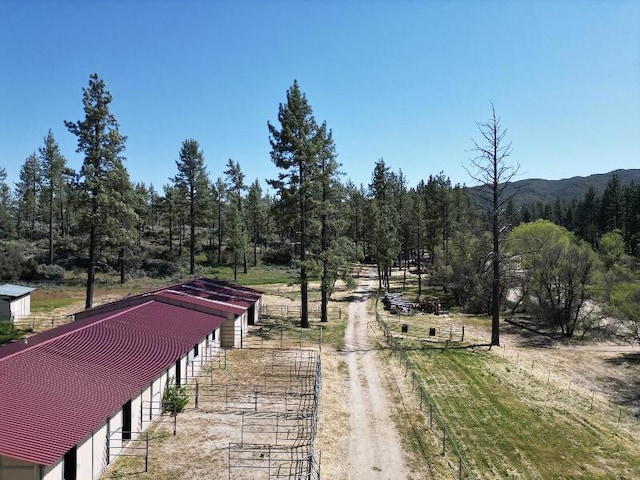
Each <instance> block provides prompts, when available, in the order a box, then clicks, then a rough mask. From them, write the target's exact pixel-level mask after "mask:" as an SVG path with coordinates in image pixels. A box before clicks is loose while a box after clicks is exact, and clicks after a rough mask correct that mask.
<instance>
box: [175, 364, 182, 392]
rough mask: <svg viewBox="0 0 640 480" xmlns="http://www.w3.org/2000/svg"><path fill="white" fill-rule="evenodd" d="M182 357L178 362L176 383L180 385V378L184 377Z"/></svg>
mask: <svg viewBox="0 0 640 480" xmlns="http://www.w3.org/2000/svg"><path fill="white" fill-rule="evenodd" d="M180 370H181V368H180V359H178V361H177V362H176V385H177V386H178V387H179V386H180V378H181V377H182V372H181V371H180Z"/></svg>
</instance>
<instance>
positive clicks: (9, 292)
mask: <svg viewBox="0 0 640 480" xmlns="http://www.w3.org/2000/svg"><path fill="white" fill-rule="evenodd" d="M34 290H35V288H31V287H23V286H22V285H11V284H10V283H5V284H4V285H0V297H10V298H18V297H23V296H25V295H26V294H27V293H31V292H33V291H34Z"/></svg>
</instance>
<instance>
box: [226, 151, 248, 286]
mask: <svg viewBox="0 0 640 480" xmlns="http://www.w3.org/2000/svg"><path fill="white" fill-rule="evenodd" d="M224 174H225V175H226V176H227V182H226V188H227V192H229V193H228V196H229V218H228V221H227V224H228V225H229V243H228V246H229V250H230V251H231V253H232V255H233V279H234V280H236V279H237V273H238V272H237V270H238V256H239V255H242V257H243V262H244V273H247V256H246V251H247V245H248V243H249V235H248V233H247V221H246V212H245V208H244V204H243V193H244V191H245V190H246V189H247V187H246V186H245V184H244V173H242V169H241V168H240V164H239V163H238V162H234V161H233V160H232V159H229V160H228V162H227V169H226V170H225V171H224Z"/></svg>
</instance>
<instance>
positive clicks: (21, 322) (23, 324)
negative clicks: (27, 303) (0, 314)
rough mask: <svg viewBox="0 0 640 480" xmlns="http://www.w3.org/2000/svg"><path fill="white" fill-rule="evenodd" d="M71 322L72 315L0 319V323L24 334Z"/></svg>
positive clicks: (32, 315)
mask: <svg viewBox="0 0 640 480" xmlns="http://www.w3.org/2000/svg"><path fill="white" fill-rule="evenodd" d="M72 321H73V316H72V315H46V314H31V315H21V316H19V317H14V318H6V319H0V323H6V324H9V325H10V326H11V328H13V329H14V330H22V331H26V332H44V331H45V330H50V329H52V328H55V327H59V326H60V325H65V324H67V323H71V322H72Z"/></svg>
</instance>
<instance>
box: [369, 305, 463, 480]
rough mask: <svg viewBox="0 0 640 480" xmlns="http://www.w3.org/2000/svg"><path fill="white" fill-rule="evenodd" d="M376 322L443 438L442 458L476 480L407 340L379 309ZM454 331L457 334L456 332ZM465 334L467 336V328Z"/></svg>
mask: <svg viewBox="0 0 640 480" xmlns="http://www.w3.org/2000/svg"><path fill="white" fill-rule="evenodd" d="M376 320H377V322H378V325H379V326H380V327H381V329H382V331H383V333H384V338H385V341H386V342H387V345H389V347H390V349H391V352H392V353H393V355H394V356H396V357H397V358H398V359H399V360H400V363H401V364H402V366H403V367H404V368H405V376H410V378H411V386H412V390H413V391H414V392H415V394H416V395H417V397H418V401H419V403H420V411H421V412H423V414H424V415H425V417H426V420H427V426H428V427H429V429H430V431H431V432H432V433H433V434H434V435H436V436H437V437H438V438H439V441H440V445H441V446H442V452H441V453H442V455H448V456H451V457H453V459H454V461H453V462H449V463H450V464H451V465H453V468H454V469H455V472H456V476H457V478H458V479H459V480H462V479H474V478H475V477H474V475H473V473H472V472H471V469H470V468H469V465H468V463H467V461H466V460H465V458H464V455H463V454H462V449H461V448H460V446H459V445H458V442H457V441H456V439H455V437H454V436H453V434H452V433H451V431H450V430H449V428H448V427H447V425H446V422H445V420H444V416H443V415H442V414H441V413H440V411H439V410H438V407H437V406H436V403H435V401H434V400H433V398H432V397H431V395H430V394H429V392H428V391H427V389H426V387H425V385H424V381H423V380H422V378H421V376H420V374H419V373H418V371H419V370H418V368H417V366H416V365H415V364H414V363H413V361H412V360H411V358H410V357H409V355H408V354H407V351H408V350H409V349H408V348H407V344H406V342H405V337H404V336H399V335H398V334H397V332H394V331H393V330H392V328H390V326H389V325H388V324H387V322H386V321H385V320H384V318H383V316H382V315H380V314H379V313H378V311H377V308H376ZM450 331H451V332H453V329H451V330H450ZM462 332H464V328H463V329H462ZM462 332H461V334H460V336H461V337H463V335H464V333H462ZM405 333H406V332H405Z"/></svg>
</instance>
